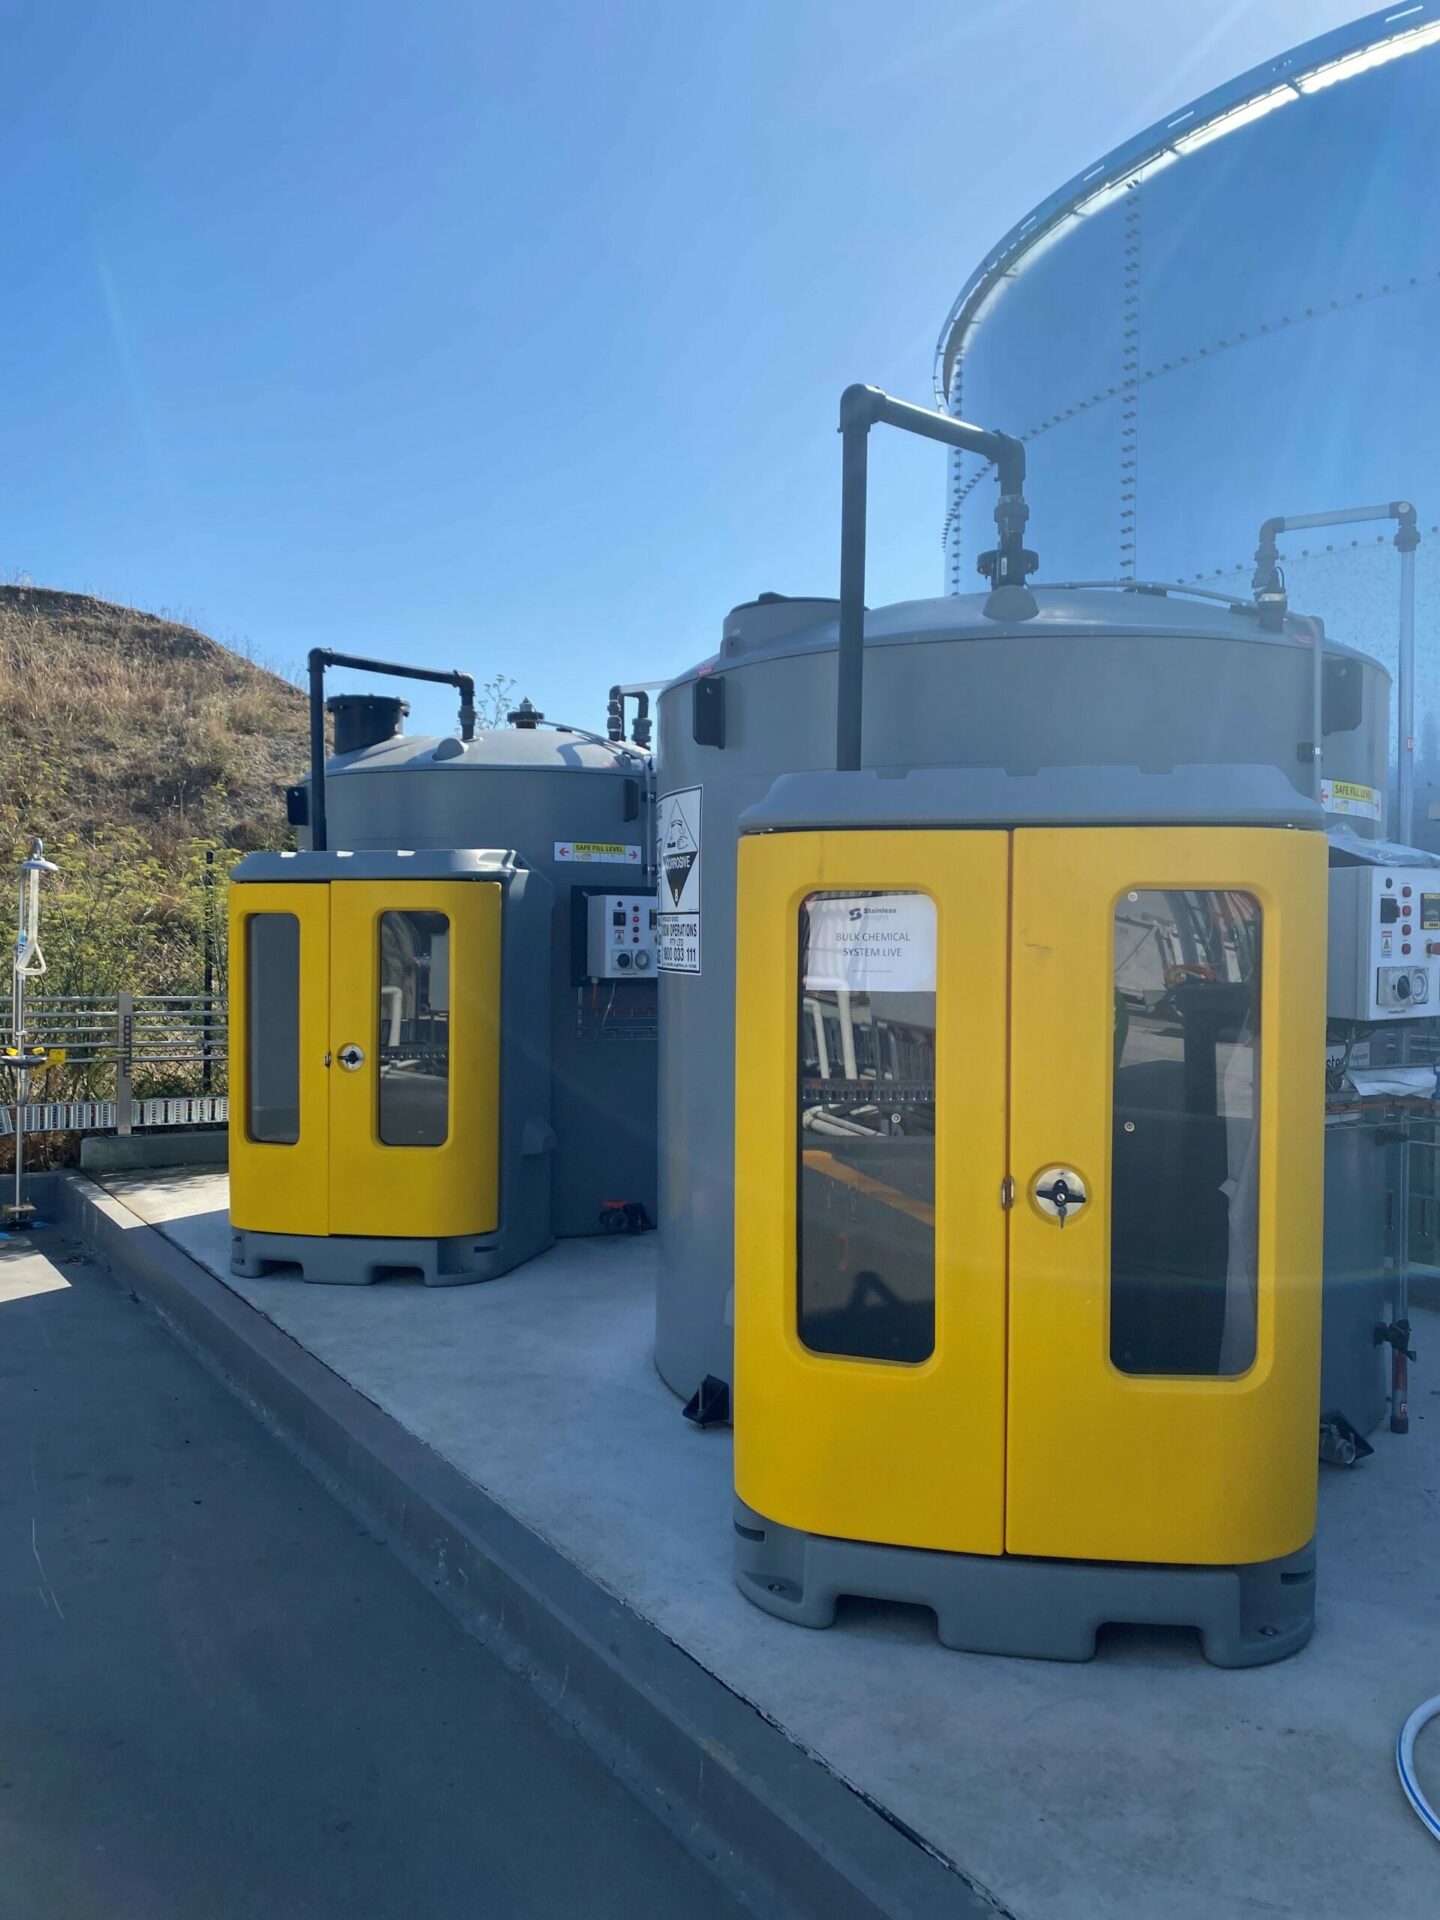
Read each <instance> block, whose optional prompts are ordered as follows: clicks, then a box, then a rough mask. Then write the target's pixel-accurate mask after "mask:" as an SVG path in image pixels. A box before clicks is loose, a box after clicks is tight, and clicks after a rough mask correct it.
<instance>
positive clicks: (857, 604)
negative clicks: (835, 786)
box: [835, 386, 1035, 772]
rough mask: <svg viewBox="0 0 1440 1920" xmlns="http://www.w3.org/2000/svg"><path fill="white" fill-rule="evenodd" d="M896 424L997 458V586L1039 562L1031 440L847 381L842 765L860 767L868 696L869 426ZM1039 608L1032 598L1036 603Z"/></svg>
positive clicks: (989, 568) (1016, 581) (990, 568)
mask: <svg viewBox="0 0 1440 1920" xmlns="http://www.w3.org/2000/svg"><path fill="white" fill-rule="evenodd" d="M876 426H886V427H898V428H899V429H900V431H901V432H902V433H913V434H918V435H919V436H920V438H921V439H924V440H938V441H939V442H940V443H941V445H942V446H947V447H958V448H960V449H961V451H962V452H964V453H977V454H979V455H980V456H981V458H982V459H985V460H989V461H992V462H993V463H994V466H995V471H996V475H997V477H998V479H999V482H1000V503H999V505H998V506H997V507H996V509H995V524H996V528H997V530H998V535H999V537H998V540H997V543H996V546H995V550H994V552H993V553H989V554H986V555H985V556H984V558H983V560H982V561H981V571H982V572H984V573H986V574H987V575H988V576H989V579H990V583H991V586H992V588H997V589H998V588H1001V587H1019V588H1021V589H1022V590H1023V588H1024V586H1025V580H1026V576H1027V575H1028V574H1030V573H1031V572H1033V570H1034V568H1035V556H1034V554H1033V553H1030V552H1029V551H1028V550H1027V549H1026V546H1025V523H1026V521H1027V520H1028V519H1029V517H1030V509H1029V508H1028V507H1027V506H1026V504H1025V448H1024V446H1023V444H1022V443H1021V442H1020V441H1019V440H1016V439H1015V438H1014V437H1013V436H1012V435H1011V434H1008V433H998V432H995V431H993V430H991V429H989V428H986V427H972V426H968V425H967V424H966V422H965V421H963V420H955V419H952V418H951V416H950V415H949V414H948V413H936V412H933V411H932V410H931V409H930V408H929V407H917V406H914V405H912V403H911V402H910V401H908V400H895V399H892V398H891V396H890V395H889V394H888V393H882V392H881V391H880V389H879V387H866V386H854V387H847V388H846V389H845V391H844V393H842V394H841V396H840V462H841V466H840V474H841V479H840V647H839V660H838V663H837V681H836V690H835V765H836V767H837V768H839V769H840V770H841V771H842V772H854V771H855V770H856V769H858V768H859V767H860V765H861V764H862V762H861V751H862V741H861V734H862V729H863V723H864V703H865V520H866V504H867V492H868V484H869V442H870V429H871V428H872V427H876ZM1030 611H1031V612H1032V613H1033V611H1034V606H1033V602H1032V604H1031V607H1030Z"/></svg>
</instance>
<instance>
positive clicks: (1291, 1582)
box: [735, 1500, 1315, 1667]
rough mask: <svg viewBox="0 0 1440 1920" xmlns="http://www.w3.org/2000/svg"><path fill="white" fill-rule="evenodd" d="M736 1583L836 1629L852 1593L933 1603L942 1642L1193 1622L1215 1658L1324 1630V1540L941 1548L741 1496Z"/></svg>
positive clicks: (1049, 1653) (1089, 1644)
mask: <svg viewBox="0 0 1440 1920" xmlns="http://www.w3.org/2000/svg"><path fill="white" fill-rule="evenodd" d="M735 1579H736V1583H737V1584H738V1586H739V1588H740V1591H741V1592H742V1593H743V1594H744V1595H745V1597H746V1599H747V1600H751V1601H753V1602H754V1604H755V1605H756V1606H757V1607H763V1608H764V1609H765V1611H766V1612H767V1613H773V1614H775V1615H776V1617H777V1618H779V1619H781V1620H790V1621H793V1622H794V1623H795V1624H796V1625H797V1626H802V1627H828V1626H831V1625H833V1623H834V1620H835V1609H836V1605H837V1602H838V1601H839V1600H840V1599H841V1598H842V1597H847V1598H853V1599H864V1600H896V1601H904V1602H908V1603H910V1604H911V1605H914V1606H921V1607H929V1608H930V1609H931V1611H932V1612H933V1613H934V1615H935V1621H936V1626H937V1628H938V1632H939V1639H940V1643H941V1645H942V1646H946V1647H953V1648H954V1649H956V1650H957V1651H958V1652H961V1653H999V1654H1012V1655H1020V1656H1024V1657H1026V1658H1029V1659H1037V1660H1089V1659H1091V1658H1092V1657H1093V1655H1094V1653H1095V1641H1096V1635H1097V1633H1098V1632H1099V1630H1100V1628H1101V1627H1103V1626H1107V1625H1124V1626H1167V1627H1194V1628H1195V1629H1196V1631H1197V1632H1198V1633H1199V1635H1200V1645H1201V1648H1202V1649H1203V1651H1204V1654H1205V1658H1206V1659H1207V1660H1208V1661H1209V1662H1210V1664H1211V1665H1212V1666H1216V1667H1258V1666H1264V1665H1266V1664H1267V1663H1269V1662H1270V1661H1273V1660H1284V1659H1286V1658H1287V1657H1288V1656H1289V1655H1290V1654H1292V1653H1298V1652H1299V1651H1300V1649H1301V1648H1302V1647H1303V1646H1304V1645H1305V1643H1306V1642H1307V1641H1308V1640H1309V1638H1310V1636H1311V1634H1312V1633H1313V1632H1314V1630H1315V1545H1314V1542H1313V1541H1312V1542H1311V1543H1310V1544H1309V1545H1308V1546H1305V1547H1302V1548H1301V1549H1300V1551H1299V1552H1298V1553H1291V1554H1287V1555H1286V1556H1285V1557H1284V1558H1283V1559H1279V1560H1265V1561H1260V1562H1258V1563H1257V1564H1255V1565H1254V1566H1245V1567H1188V1566H1187V1567H1173V1566H1139V1565H1134V1566H1132V1565H1127V1564H1123V1563H1120V1562H1116V1561H1089V1560H1031V1559H1021V1558H1019V1557H1011V1556H1008V1555H1007V1556H1000V1557H993V1558H992V1557H991V1556H989V1555H984V1554H966V1553H932V1552H929V1551H927V1550H925V1549H923V1548H919V1547H884V1546H876V1545H873V1544H871V1543H868V1542H866V1541H860V1540H836V1539H832V1538H830V1537H829V1536H827V1535H824V1534H814V1533H801V1532H799V1531H797V1530H796V1529H795V1528H793V1527H783V1526H777V1525H776V1523H775V1522H774V1521H773V1520H766V1519H765V1518H764V1517H763V1516H762V1515H760V1514H758V1513H754V1512H752V1511H751V1509H750V1508H749V1507H747V1506H745V1505H744V1503H743V1502H742V1501H738V1500H737V1501H736V1503H735Z"/></svg>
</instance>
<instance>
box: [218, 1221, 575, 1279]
mask: <svg viewBox="0 0 1440 1920" xmlns="http://www.w3.org/2000/svg"><path fill="white" fill-rule="evenodd" d="M552 1244H553V1242H551V1241H549V1240H545V1241H542V1242H541V1243H540V1245H539V1246H537V1245H536V1244H535V1243H534V1242H533V1241H529V1242H526V1243H523V1244H517V1243H516V1242H515V1241H514V1240H513V1239H511V1238H509V1237H507V1236H506V1235H504V1234H503V1233H502V1234H501V1235H500V1236H498V1237H496V1236H494V1235H492V1236H491V1237H490V1238H489V1239H486V1238H485V1237H484V1236H483V1235H482V1236H481V1237H480V1238H479V1239H476V1237H475V1236H474V1234H460V1235H458V1236H456V1237H454V1238H451V1239H446V1240H389V1239H384V1240H379V1239H360V1238H347V1237H345V1236H344V1235H340V1234H335V1235H330V1236H323V1235H318V1234H305V1233H256V1232H254V1231H253V1230H252V1229H250V1228H246V1227H234V1228H232V1229H231V1232H230V1271H231V1272H232V1273H236V1274H240V1275H241V1276H242V1277H243V1278H245V1279H247V1280H258V1279H260V1278H261V1277H262V1276H263V1275H265V1274H267V1273H274V1272H276V1271H277V1269H280V1268H286V1267H298V1268H299V1269H300V1278H301V1279H302V1280H314V1281H317V1282H319V1283H321V1284H322V1285H327V1286H346V1287H363V1286H368V1285H369V1284H370V1283H371V1282H373V1281H375V1280H379V1279H382V1278H385V1277H387V1276H389V1275H391V1274H397V1273H416V1274H419V1276H420V1278H421V1279H422V1280H423V1281H424V1282H425V1285H426V1286H427V1287H459V1286H465V1285H468V1284H470V1283H472V1282H474V1281H477V1280H495V1279H498V1278H499V1276H500V1275H501V1274H502V1273H509V1271H510V1269H511V1268H512V1267H518V1266H519V1265H520V1263H521V1262H522V1261H523V1260H528V1259H530V1258H531V1257H532V1255H534V1254H537V1253H539V1252H541V1251H543V1249H544V1248H545V1247H547V1246H550V1245H552Z"/></svg>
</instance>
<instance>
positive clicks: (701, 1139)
mask: <svg viewBox="0 0 1440 1920" xmlns="http://www.w3.org/2000/svg"><path fill="white" fill-rule="evenodd" d="M1034 593H1035V598H1036V601H1037V602H1038V608H1039V610H1038V613H1037V614H1036V616H1035V617H1034V618H1033V619H1029V620H1024V621H1020V622H1015V623H1009V622H997V621H995V620H991V619H989V618H987V617H986V615H985V612H984V607H985V599H984V597H983V596H980V595H975V596H965V597H952V598H945V599H937V600H917V601H908V602H904V603H901V604H899V605H896V606H889V607H881V608H877V609H874V610H872V611H871V612H870V613H868V614H867V616H866V621H865V642H866V647H865V707H864V725H865V734H864V754H863V757H864V764H865V765H866V766H874V767H887V766H894V767H917V766H961V767H987V768H998V769H1001V770H1003V771H1004V772H1006V773H1009V774H1019V775H1024V774H1035V773H1039V772H1041V771H1042V770H1044V769H1046V768H1051V767H1115V766H1129V767H1137V766H1138V767H1139V768H1141V769H1142V770H1143V771H1146V772H1165V771H1169V770H1171V769H1177V768H1179V769H1183V768H1184V767H1186V766H1187V765H1191V764H1208V765H1210V766H1214V765H1216V764H1221V765H1225V764H1234V765H1248V766H1251V767H1254V766H1265V765H1269V766H1274V767H1277V768H1279V769H1280V770H1281V771H1282V772H1283V773H1284V774H1285V776H1286V778H1287V779H1288V780H1289V781H1290V782H1291V783H1292V784H1293V785H1294V787H1295V789H1296V792H1297V794H1299V795H1302V796H1309V795H1310V794H1311V793H1312V792H1313V791H1314V785H1315V779H1316V768H1315V760H1314V753H1313V742H1314V734H1315V727H1314V721H1313V715H1314V709H1315V704H1316V702H1315V695H1316V687H1315V676H1314V667H1315V641H1316V636H1317V633H1318V632H1319V631H1320V629H1319V623H1318V622H1314V621H1311V620H1309V619H1305V618H1301V617H1297V616H1288V617H1286V618H1285V619H1284V620H1283V623H1282V624H1279V625H1278V627H1277V629H1275V630H1270V629H1267V627H1266V626H1265V625H1264V624H1262V615H1261V614H1260V612H1259V611H1258V610H1257V609H1255V608H1253V607H1250V606H1247V605H1243V604H1230V603H1225V602H1220V601H1207V600H1205V599H1201V598H1197V597H1194V596H1184V595H1183V594H1175V593H1172V594H1165V593H1163V592H1161V591H1159V590H1149V589H1141V590H1125V591H1118V590H1095V589H1080V588H1063V587H1049V588H1047V587H1036V588H1035V589H1034ZM836 616H837V603H836V602H835V601H833V600H819V599H810V600H800V599H795V600H790V599H784V598H782V597H779V596H776V595H766V596H764V597H763V598H762V599H761V600H759V601H756V602H753V603H751V604H749V605H746V606H740V607H737V608H735V610H734V611H733V612H732V613H730V614H729V615H728V616H727V617H726V620H725V623H724V630H723V637H722V642H721V647H720V652H719V653H718V655H716V656H715V658H714V659H713V660H708V661H706V662H704V663H703V665H702V666H700V667H698V668H696V669H695V670H694V671H692V672H690V673H688V674H684V675H682V676H681V677H680V678H679V679H677V680H675V681H674V682H673V683H672V684H671V685H670V686H669V687H667V688H666V690H665V691H664V693H662V695H661V696H660V700H659V708H658V712H659V755H658V757H659V773H658V799H657V806H656V814H657V829H658V832H657V839H658V847H659V861H660V865H661V873H660V905H661V909H662V916H663V914H665V913H666V912H667V911H668V912H669V913H670V914H671V915H672V919H671V921H670V922H669V923H668V924H669V925H670V926H671V927H672V928H673V930H674V937H673V938H672V937H669V936H667V933H666V927H667V921H666V920H665V919H664V918H663V917H662V921H661V928H662V934H661V953H662V969H663V970H662V973H661V977H660V1234H661V1261H660V1280H659V1290H658V1295H657V1302H656V1341H655V1357H656V1364H657V1366H658V1368H659V1370H660V1373H661V1375H662V1377H663V1378H664V1379H665V1380H666V1382H667V1383H668V1384H669V1385H670V1386H671V1387H672V1388H673V1389H674V1390H675V1392H676V1393H678V1394H681V1395H683V1396H685V1397H686V1398H688V1397H689V1396H690V1395H691V1394H693V1393H694V1392H695V1391H696V1389H697V1388H698V1387H699V1385H700V1383H701V1382H702V1380H703V1379H704V1378H705V1376H707V1375H711V1376H714V1377H716V1378H718V1379H720V1380H724V1381H728V1380H729V1379H730V1377H731V1329H730V1319H731V1315H730V1300H731V1289H732V1269H733V1240H732V1210H733V1206H734V1182H733V1174H732V1165H733V1154H734V1128H735V1124H736V1115H735V1112H734V1097H733V1088H734V1067H735V1062H734V999H735V949H736V940H737V928H736V925H735V861H736V845H737V840H738V836H739V823H740V816H741V814H742V812H743V811H744V809H745V808H747V807H749V806H751V805H753V804H754V803H756V802H757V801H759V800H760V799H761V798H763V796H764V795H765V793H766V792H767V791H768V790H769V787H770V785H771V783H772V781H774V779H775V778H776V777H777V775H780V774H783V773H788V772H801V771H807V770H811V769H820V768H826V767H833V766H834V764H835V731H836V715H835V680H836V664H835V663H836V646H837V624H836ZM1323 668H1324V671H1323V680H1322V686H1323V701H1322V706H1323V715H1322V726H1321V733H1322V737H1323V768H1324V775H1325V784H1324V789H1323V798H1324V800H1325V803H1326V805H1327V807H1328V808H1329V810H1330V811H1331V812H1333V813H1335V815H1336V816H1337V824H1343V825H1344V826H1346V827H1348V828H1350V829H1352V830H1353V831H1354V832H1355V833H1357V834H1359V835H1361V836H1363V837H1366V838H1378V837H1380V836H1382V835H1383V832H1384V822H1383V819H1382V817H1381V812H1382V805H1383V801H1382V796H1383V794H1384V791H1385V786H1386V757H1387V738H1386V729H1387V725H1388V716H1389V686H1390V682H1389V675H1388V674H1387V673H1386V672H1385V670H1384V669H1383V668H1382V667H1381V666H1379V665H1378V664H1377V663H1376V662H1375V661H1373V660H1371V659H1370V658H1368V657H1367V656H1365V655H1363V654H1360V653H1357V652H1356V651H1355V650H1353V649H1351V648H1348V647H1345V646H1343V645H1340V644H1337V643H1336V642H1335V641H1333V640H1329V639H1326V640H1325V641H1324V643H1323ZM338 785H339V782H337V786H338ZM1341 816H1344V818H1343V819H1342V817H1341ZM509 831H510V830H509V829H508V828H507V829H506V833H508V832H509ZM496 833H500V829H499V828H498V827H497V828H495V830H494V832H493V833H492V834H491V838H492V839H493V838H494V837H495V834H496ZM502 837H504V836H503V835H502ZM667 842H668V843H670V850H669V852H668V854H667ZM687 842H688V844H687ZM513 844H515V845H517V846H518V845H522V844H523V842H522V841H521V840H519V839H518V838H516V839H515V840H514V841H513ZM738 937H739V938H740V939H741V940H743V939H745V938H746V932H745V929H743V928H741V929H739V930H738ZM672 969H673V970H672ZM739 1124H740V1125H741V1126H743V1125H744V1116H743V1115H741V1116H739Z"/></svg>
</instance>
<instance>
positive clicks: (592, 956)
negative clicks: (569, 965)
mask: <svg viewBox="0 0 1440 1920" xmlns="http://www.w3.org/2000/svg"><path fill="white" fill-rule="evenodd" d="M585 916H586V918H585V971H586V973H587V974H588V975H589V977H590V978H591V979H592V980H635V979H639V980H644V979H647V978H650V977H653V975H654V972H655V896H654V894H652V893H592V894H591V895H590V897H589V899H588V900H587V901H586V902H585Z"/></svg>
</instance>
